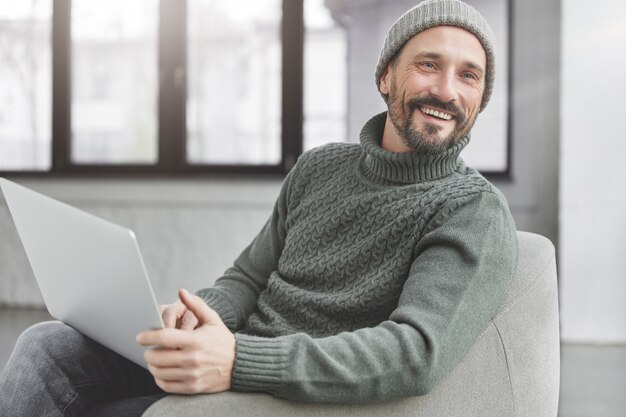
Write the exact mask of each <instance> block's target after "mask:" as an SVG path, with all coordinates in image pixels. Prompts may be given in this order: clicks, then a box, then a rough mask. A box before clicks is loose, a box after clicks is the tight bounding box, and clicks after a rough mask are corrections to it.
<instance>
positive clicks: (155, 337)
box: [136, 329, 195, 349]
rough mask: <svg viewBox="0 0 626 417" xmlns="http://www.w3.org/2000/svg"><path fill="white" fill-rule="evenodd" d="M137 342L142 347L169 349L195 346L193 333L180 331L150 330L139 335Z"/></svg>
mask: <svg viewBox="0 0 626 417" xmlns="http://www.w3.org/2000/svg"><path fill="white" fill-rule="evenodd" d="M136 340H137V343H139V344H140V345H142V346H158V347H162V348H168V349H183V348H185V347H188V346H195V338H194V335H193V333H191V332H188V331H184V330H180V329H160V330H149V331H147V332H141V333H139V334H138V335H137V337H136Z"/></svg>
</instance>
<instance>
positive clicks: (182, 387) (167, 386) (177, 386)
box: [154, 378, 200, 394]
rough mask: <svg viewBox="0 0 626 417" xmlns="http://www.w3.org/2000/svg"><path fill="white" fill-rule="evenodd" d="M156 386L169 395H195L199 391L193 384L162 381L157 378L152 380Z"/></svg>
mask: <svg viewBox="0 0 626 417" xmlns="http://www.w3.org/2000/svg"><path fill="white" fill-rule="evenodd" d="M154 381H155V382H156V384H157V385H158V386H159V388H161V389H162V390H163V391H165V392H167V393H169V394H197V393H199V392H200V389H199V388H198V387H197V386H195V385H194V384H189V383H186V382H181V381H164V380H162V379H159V378H154Z"/></svg>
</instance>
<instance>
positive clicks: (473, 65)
mask: <svg viewBox="0 0 626 417" xmlns="http://www.w3.org/2000/svg"><path fill="white" fill-rule="evenodd" d="M442 57H443V55H442V54H440V53H438V52H421V53H419V54H417V55H415V57H414V58H413V60H414V61H415V60H418V59H420V58H428V59H435V60H437V59H441V58H442ZM463 65H465V66H466V67H467V68H470V69H473V70H474V71H478V72H480V75H484V74H485V69H484V68H483V67H482V66H481V65H479V64H476V63H475V62H473V61H465V62H463Z"/></svg>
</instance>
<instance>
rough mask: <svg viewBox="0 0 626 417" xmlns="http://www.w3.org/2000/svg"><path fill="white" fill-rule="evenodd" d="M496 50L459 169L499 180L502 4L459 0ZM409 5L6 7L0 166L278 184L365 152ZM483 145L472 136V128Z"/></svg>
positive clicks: (58, 3) (95, 0)
mask: <svg viewBox="0 0 626 417" xmlns="http://www.w3.org/2000/svg"><path fill="white" fill-rule="evenodd" d="M468 1H469V2H470V4H472V5H474V6H475V7H476V8H478V9H479V10H480V11H481V12H483V14H485V16H486V17H487V19H488V20H489V21H490V23H492V26H493V27H494V29H495V31H496V35H497V37H498V39H499V41H500V42H499V47H500V50H499V51H498V55H499V56H500V57H501V58H503V59H500V62H499V63H498V77H497V78H496V82H497V83H498V84H497V85H496V89H495V91H494V95H493V96H492V99H491V103H490V106H489V107H488V108H487V110H486V111H485V112H483V113H482V114H481V116H480V117H479V119H478V122H477V125H476V128H475V129H474V131H473V133H474V136H475V137H477V136H480V137H481V138H483V139H481V141H473V143H472V145H471V146H469V147H468V149H467V150H466V151H464V158H465V159H466V160H467V161H468V162H469V163H470V165H472V166H476V167H477V168H479V169H480V170H482V171H483V173H487V174H489V173H493V172H496V173H507V172H508V170H509V161H510V155H509V150H508V148H509V146H508V144H509V139H508V136H509V135H508V129H509V128H508V116H509V96H508V93H509V84H508V68H509V66H508V58H507V54H508V50H507V49H508V42H509V37H508V33H509V30H510V28H509V19H508V16H509V15H508V14H509V9H510V7H509V5H508V2H501V1H499V0H468ZM413 5H414V2H409V1H406V0H393V1H391V0H371V1H367V2H355V1H351V0H336V1H325V0H255V1H250V0H160V1H159V0H133V1H130V2H129V1H126V0H20V1H14V2H4V3H3V5H2V6H0V54H1V59H0V171H1V172H2V173H3V174H5V175H6V174H12V173H13V174H15V173H49V172H52V173H61V174H66V173H67V174H75V173H85V174H98V175H99V174H115V173H121V174H135V173H137V174H142V173H144V174H164V175H175V174H190V173H213V172H218V173H284V172H286V171H288V170H289V169H290V168H291V167H292V166H293V164H294V163H295V161H296V159H297V157H298V156H299V155H300V154H301V153H302V151H303V150H308V149H311V148H313V147H316V146H320V145H323V144H325V143H327V142H354V143H358V141H359V132H360V129H361V127H362V125H363V123H365V122H366V121H367V119H368V118H369V117H371V116H372V115H374V114H375V113H378V112H380V111H383V110H385V104H384V102H383V100H382V99H381V98H380V96H379V94H378V92H377V91H376V87H375V83H374V80H373V73H374V68H375V65H376V62H377V60H378V54H379V53H380V47H381V46H382V42H383V40H384V37H385V35H386V32H387V29H388V28H389V27H390V26H391V25H392V24H393V22H394V21H395V19H397V17H398V16H399V15H400V14H402V13H403V12H404V11H406V10H407V9H408V8H409V7H411V6H413ZM477 132H478V133H479V134H476V133H477Z"/></svg>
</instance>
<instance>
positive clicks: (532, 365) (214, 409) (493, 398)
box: [144, 232, 560, 417]
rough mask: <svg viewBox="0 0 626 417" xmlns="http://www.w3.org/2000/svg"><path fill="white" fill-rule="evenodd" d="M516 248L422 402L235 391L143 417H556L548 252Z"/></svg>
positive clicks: (536, 242) (530, 244) (164, 406)
mask: <svg viewBox="0 0 626 417" xmlns="http://www.w3.org/2000/svg"><path fill="white" fill-rule="evenodd" d="M518 241H519V261H518V267H517V271H516V273H515V276H514V278H513V283H512V285H511V287H510V288H509V291H508V293H507V295H506V297H505V300H504V302H503V304H502V306H501V307H500V309H499V310H498V312H497V313H496V315H495V316H494V317H493V319H492V320H491V321H490V323H489V324H488V326H487V328H486V329H485V330H484V332H483V333H482V334H481V336H480V337H479V338H478V340H477V341H476V342H475V344H474V345H473V346H472V348H471V349H470V350H469V352H468V353H467V355H466V356H465V357H464V358H463V360H462V361H461V363H460V364H459V365H458V366H457V367H456V368H455V369H454V370H453V371H452V372H451V373H450V374H449V375H448V376H447V377H446V378H445V379H444V380H443V382H442V383H441V384H439V385H438V386H437V387H435V389H434V390H433V391H431V392H430V393H428V394H426V395H423V396H420V397H412V398H405V399H402V400H398V401H391V402H387V403H372V404H366V405H363V404H361V405H330V404H307V403H298V402H290V401H285V400H281V399H277V398H274V397H272V396H270V395H267V394H241V393H233V392H226V393H221V394H216V395H197V396H176V395H171V396H167V397H165V398H163V399H162V400H160V401H158V402H156V403H155V404H153V405H152V406H151V407H150V408H149V409H148V410H147V411H146V412H145V413H144V417H165V416H180V417H206V416H220V417H229V416H233V417H234V416H242V415H245V416H259V417H264V416H268V417H269V416H272V417H283V416H284V417H287V416H294V415H298V416H345V417H357V416H359V417H361V416H381V415H384V416H386V417H409V416H410V417H421V416H428V417H452V416H464V417H474V416H475V417H508V416H511V417H544V416H545V417H555V416H556V415H557V407H558V395H559V372H560V366H559V327H558V294H557V276H556V260H555V251H554V246H553V245H552V243H551V242H550V241H549V240H548V239H546V238H544V237H542V236H539V235H536V234H532V233H526V232H518Z"/></svg>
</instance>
